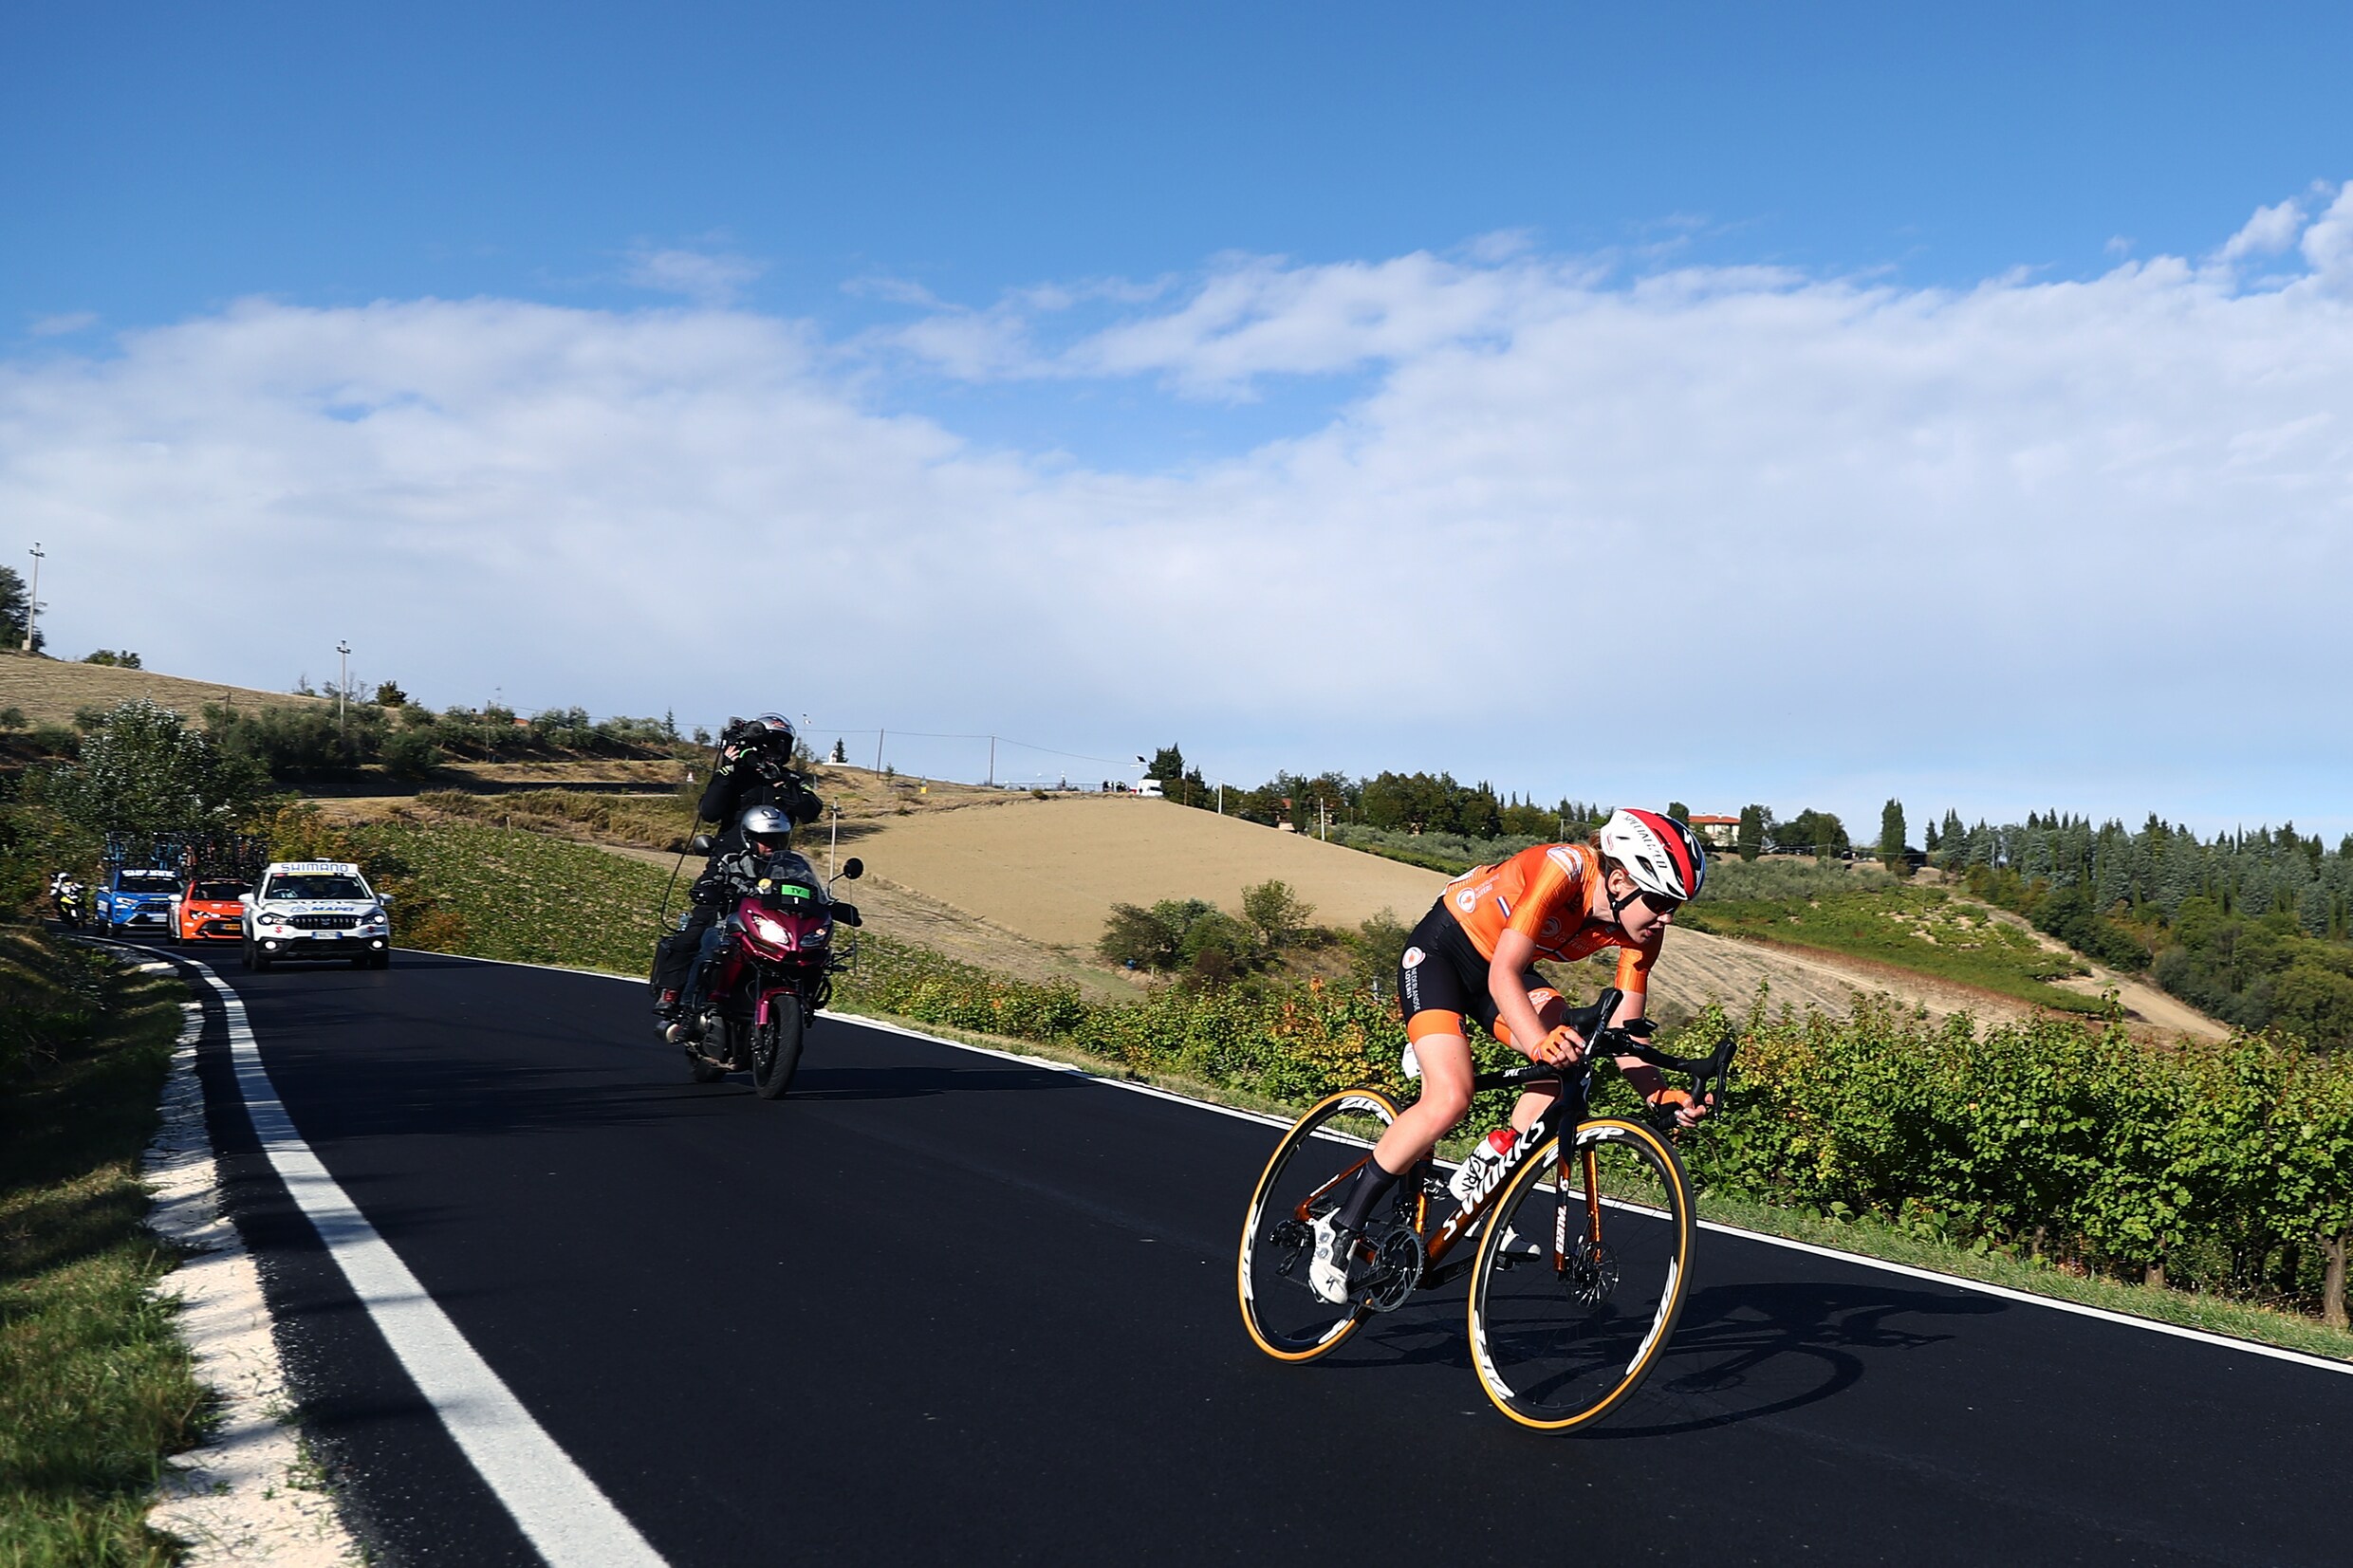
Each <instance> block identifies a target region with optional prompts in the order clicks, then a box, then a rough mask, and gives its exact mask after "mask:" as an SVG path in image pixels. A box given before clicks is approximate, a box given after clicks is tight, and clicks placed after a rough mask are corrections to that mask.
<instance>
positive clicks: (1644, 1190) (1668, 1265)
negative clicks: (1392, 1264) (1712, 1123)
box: [1471, 1117, 1697, 1431]
mask: <svg viewBox="0 0 2353 1568" xmlns="http://www.w3.org/2000/svg"><path fill="white" fill-rule="evenodd" d="M1696 1228H1697V1227H1696V1222H1695V1219H1694V1217H1693V1214H1692V1197H1691V1182H1690V1180H1689V1178H1688V1177H1686V1176H1685V1175H1684V1173H1683V1162H1682V1161H1681V1160H1680V1159H1678V1158H1677V1157H1676V1153H1675V1149H1674V1146H1673V1145H1671V1144H1669V1143H1668V1142H1667V1140H1666V1139H1665V1137H1663V1136H1662V1135H1661V1134H1658V1133H1657V1132H1654V1131H1653V1130H1652V1129H1650V1128H1648V1127H1646V1126H1643V1125H1641V1124H1640V1123H1638V1122H1631V1121H1621V1120H1618V1119H1616V1118H1615V1117H1608V1118H1603V1119H1602V1120H1599V1121H1589V1122H1587V1123H1585V1124H1584V1126H1583V1127H1582V1128H1580V1129H1578V1132H1577V1135H1576V1139H1575V1141H1574V1143H1573V1144H1572V1145H1571V1146H1570V1148H1569V1149H1568V1152H1567V1153H1566V1157H1565V1158H1564V1157H1559V1145H1558V1143H1557V1142H1556V1143H1554V1144H1553V1145H1551V1146H1549V1147H1547V1148H1546V1149H1544V1150H1541V1151H1539V1152H1538V1153H1537V1155H1536V1157H1535V1158H1533V1159H1530V1160H1529V1161H1528V1163H1527V1164H1525V1165H1523V1166H1522V1167H1520V1169H1519V1171H1517V1172H1516V1173H1515V1174H1514V1175H1513V1176H1512V1178H1511V1180H1510V1183H1509V1184H1508V1185H1506V1187H1505V1188H1504V1190H1503V1191H1502V1192H1501V1194H1499V1195H1498V1196H1497V1198H1496V1200H1495V1208H1494V1212H1493V1214H1492V1215H1491V1218H1490V1219H1489V1220H1488V1222H1487V1225H1486V1228H1485V1233H1484V1234H1482V1235H1481V1236H1480V1238H1479V1252H1478V1261H1477V1264H1476V1266H1475V1268H1474V1269H1473V1274H1472V1279H1471V1358H1472V1361H1473V1364H1474V1365H1475V1366H1476V1367H1477V1368H1478V1374H1479V1383H1480V1385H1481V1386H1482V1387H1483V1388H1485V1389H1486V1390H1487V1396H1488V1398H1490V1399H1491V1400H1493V1401H1494V1402H1495V1408H1496V1409H1497V1410H1500V1411H1503V1412H1504V1414H1506V1415H1508V1416H1510V1418H1511V1419H1512V1420H1514V1421H1516V1422H1518V1423H1519V1424H1520V1425H1522V1426H1524V1427H1533V1428H1535V1429H1537V1430H1541V1431H1567V1430H1571V1429H1574V1428H1577V1427H1582V1426H1584V1425H1586V1424H1587V1423H1589V1422H1593V1421H1598V1420H1600V1419H1601V1418H1602V1417H1603V1416H1604V1415H1606V1414H1608V1413H1609V1412H1610V1411H1612V1410H1614V1409H1616V1408H1617V1407H1618V1405H1620V1404H1621V1403H1622V1402H1623V1401H1624V1400H1625V1399H1626V1397H1627V1396H1628V1395H1630V1394H1631V1393H1634V1391H1635V1390H1636V1389H1638V1388H1640V1386H1641V1383H1642V1379H1643V1378H1645V1377H1647V1376H1648V1375H1650V1371H1651V1368H1652V1367H1653V1366H1655V1365H1657V1363H1658V1357H1659V1355H1660V1353H1661V1352H1662V1351H1664V1350H1665V1348H1666V1344H1667V1341H1668V1340H1669V1339H1670V1338H1672V1337H1674V1334H1675V1323H1676V1319H1677V1318H1679V1317H1680V1316H1681V1315H1682V1312H1683V1298H1684V1294H1685V1292H1686V1291H1687V1289H1688V1288H1689V1284H1690V1278H1691V1276H1690V1263H1691V1250H1692V1240H1693V1237H1694V1235H1695V1233H1696Z"/></svg>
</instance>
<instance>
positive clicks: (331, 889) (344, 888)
mask: <svg viewBox="0 0 2353 1568" xmlns="http://www.w3.org/2000/svg"><path fill="white" fill-rule="evenodd" d="M367 895H368V890H367V888H366V886H365V885H364V884H363V883H361V880H360V878H358V877H357V876H345V875H343V873H342V872H327V871H306V872H296V873H285V874H281V875H279V876H272V877H271V878H270V879H269V892H268V893H266V894H264V895H262V896H263V897H265V898H365V897H366V896H367Z"/></svg>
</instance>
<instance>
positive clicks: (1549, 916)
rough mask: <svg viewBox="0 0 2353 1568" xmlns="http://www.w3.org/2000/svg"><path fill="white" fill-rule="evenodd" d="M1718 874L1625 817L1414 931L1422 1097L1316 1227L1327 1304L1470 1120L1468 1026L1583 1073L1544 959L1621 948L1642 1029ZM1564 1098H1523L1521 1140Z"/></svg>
mask: <svg viewBox="0 0 2353 1568" xmlns="http://www.w3.org/2000/svg"><path fill="white" fill-rule="evenodd" d="M1707 875H1708V858H1707V855H1706V853H1705V852H1704V851H1703V850H1702V849H1701V848H1700V847H1699V838H1698V836H1697V835H1696V834H1695V833H1693V832H1692V830H1691V829H1690V827H1688V826H1687V825H1685V824H1684V823H1683V822H1681V821H1677V819H1675V818H1673V817H1669V816H1665V815H1663V814H1661V813H1659V812H1656V811H1631V810H1624V809H1621V810H1618V811H1614V812H1612V813H1611V814H1610V818H1609V821H1606V822H1604V823H1603V824H1602V831H1601V833H1600V834H1599V835H1598V836H1597V837H1596V838H1595V839H1593V841H1592V842H1590V843H1583V844H1537V845H1535V846H1534V847H1533V848H1530V849H1524V850H1522V851H1521V852H1520V853H1519V854H1517V855H1514V856H1512V857H1511V858H1510V859H1508V860H1505V861H1503V862H1502V863H1501V864H1499V865H1492V866H1476V867H1473V869H1471V870H1470V871H1467V872H1465V873H1463V875H1461V876H1457V877H1455V878H1454V880H1453V881H1451V882H1449V883H1447V884H1446V888H1445V891H1444V892H1442V893H1441V894H1440V895H1438V901H1437V902H1436V904H1434V905H1432V906H1431V908H1430V913H1428V914H1425V915H1423V916H1422V919H1421V924H1420V925H1418V926H1416V927H1415V928H1414V934H1413V938H1412V940H1411V942H1410V943H1409V945H1408V946H1407V947H1406V949H1405V956H1404V959H1403V961H1402V962H1401V963H1400V965H1399V969H1398V999H1399V1001H1400V1002H1402V1003H1403V1004H1404V1007H1405V1038H1406V1040H1407V1042H1408V1043H1409V1045H1410V1048H1411V1049H1412V1051H1413V1054H1414V1056H1415V1058H1416V1060H1417V1061H1418V1062H1419V1063H1420V1067H1421V1098H1419V1099H1417V1100H1416V1101H1415V1102H1414V1103H1413V1104H1412V1105H1409V1106H1407V1107H1406V1108H1405V1109H1404V1110H1403V1111H1401V1112H1399V1114H1398V1118H1397V1120H1396V1121H1395V1122H1393V1123H1391V1124H1390V1127H1389V1130H1388V1131H1387V1132H1386V1133H1383V1134H1381V1137H1380V1142H1379V1143H1377V1144H1375V1145H1374V1146H1373V1157H1372V1158H1371V1159H1369V1160H1367V1161H1365V1162H1364V1166H1363V1169H1362V1170H1361V1171H1359V1172H1358V1173H1357V1178H1356V1184H1355V1185H1354V1186H1353V1187H1352V1188H1350V1189H1349V1190H1348V1193H1347V1196H1346V1197H1344V1198H1343V1200H1342V1201H1341V1203H1340V1205H1339V1207H1338V1208H1335V1209H1334V1210H1332V1211H1331V1212H1330V1213H1328V1214H1325V1215H1323V1216H1322V1217H1320V1218H1319V1219H1317V1221H1316V1222H1315V1255H1314V1258H1313V1260H1312V1261H1311V1262H1310V1263H1309V1264H1308V1266H1307V1282H1308V1284H1309V1285H1310V1286H1312V1287H1313V1288H1314V1290H1315V1293H1316V1294H1317V1295H1318V1296H1321V1297H1322V1298H1323V1299H1324V1300H1325V1301H1330V1302H1332V1303H1334V1304H1335V1305H1337V1304H1338V1303H1340V1302H1342V1301H1346V1300H1347V1299H1348V1260H1349V1258H1350V1257H1351V1256H1352V1255H1353V1254H1354V1252H1355V1250H1356V1244H1357V1240H1358V1238H1359V1237H1360V1236H1361V1235H1362V1233H1363V1229H1364V1222H1365V1219H1366V1217H1367V1216H1368V1215H1369V1214H1371V1213H1372V1211H1373V1206H1374V1205H1375V1204H1376V1203H1378V1202H1380V1199H1381V1197H1382V1196H1383V1195H1384V1194H1386V1193H1387V1192H1388V1191H1389V1190H1390V1189H1391V1188H1393V1187H1395V1186H1396V1185H1397V1182H1398V1178H1399V1177H1400V1176H1402V1175H1403V1174H1404V1173H1405V1172H1407V1171H1411V1170H1412V1169H1413V1168H1414V1167H1415V1165H1416V1164H1417V1162H1419V1161H1420V1160H1421V1159H1422V1158H1424V1157H1425V1156H1427V1155H1428V1154H1429V1153H1430V1151H1431V1150H1432V1149H1433V1148H1435V1147H1436V1144H1437V1141H1438V1139H1439V1138H1441V1137H1443V1136H1445V1135H1446V1133H1447V1131H1448V1129H1450V1128H1452V1127H1453V1126H1454V1124H1455V1123H1456V1122H1458V1121H1460V1120H1461V1119H1462V1117H1463V1114H1464V1113H1465V1112H1466V1111H1468V1110H1470V1108H1471V1077H1472V1070H1473V1069H1472V1064H1471V1040H1470V1032H1469V1028H1468V1026H1467V1024H1466V1023H1465V1020H1466V1019H1476V1020H1477V1021H1478V1022H1479V1024H1480V1026H1481V1027H1483V1028H1485V1029H1486V1030H1487V1032H1488V1033H1490V1034H1491V1035H1492V1036H1494V1037H1495V1039H1497V1040H1498V1041H1500V1042H1503V1043H1504V1044H1506V1045H1509V1046H1510V1047H1512V1048H1513V1049H1514V1050H1517V1051H1519V1052H1521V1053H1522V1054H1523V1055H1525V1056H1527V1057H1528V1058H1529V1060H1530V1061H1544V1062H1556V1061H1575V1060H1576V1059H1577V1055H1578V1053H1579V1052H1580V1051H1582V1050H1584V1040H1583V1039H1582V1038H1580V1037H1579V1036H1578V1034H1577V1032H1576V1031H1575V1030H1574V1029H1571V1028H1569V1027H1567V1026H1566V1024H1563V1023H1562V1022H1561V1020H1562V1016H1563V1015H1564V1014H1565V1013H1566V1011H1567V1004H1566V1002H1564V1001H1563V1000H1562V998H1561V993H1560V992H1558V991H1556V990H1554V989H1553V988H1552V987H1550V986H1548V985H1547V984H1546V983H1545V981H1544V979H1543V977H1542V976H1540V975H1539V974H1537V973H1536V971H1535V969H1534V968H1533V966H1534V964H1535V962H1536V960H1538V959H1540V958H1551V959H1559V960H1563V961H1566V960H1570V959H1577V958H1583V957H1584V956H1585V955H1586V954H1587V953H1590V952H1593V951H1595V950H1597V949H1601V948H1609V947H1614V948H1616V949H1617V950H1618V989H1619V990H1621V991H1622V992H1623V993H1625V1000H1624V1001H1622V1002H1621V1003H1620V1004H1619V1005H1618V1011H1617V1014H1616V1016H1615V1017H1613V1018H1612V1019H1611V1020H1610V1023H1611V1024H1627V1023H1630V1022H1632V1021H1633V1020H1635V1019H1638V1018H1640V1017H1641V1016H1642V1006H1643V1000H1644V993H1645V992H1646V991H1647V990H1648V989H1649V987H1650V981H1649V975H1650V967H1651V965H1652V963H1653V962H1654V961H1655V960H1656V959H1657V958H1658V949H1659V946H1660V944H1661V943H1662V942H1663V941H1664V940H1665V938H1666V934H1667V927H1668V926H1669V925H1670V924H1672V923H1673V922H1674V919H1675V912H1676V911H1677V909H1678V908H1680V907H1681V906H1682V904H1683V903H1684V901H1685V900H1686V899H1689V898H1691V897H1692V896H1693V895H1695V894H1697V893H1698V891H1699V886H1700V883H1701V882H1703V881H1705V880H1706V878H1707ZM1618 1065H1619V1067H1620V1069H1621V1071H1623V1072H1624V1074H1625V1076H1626V1080H1627V1081H1628V1082H1629V1083H1631V1084H1633V1085H1634V1087H1635V1089H1636V1090H1637V1091H1638V1092H1639V1093H1640V1094H1641V1095H1642V1096H1643V1097H1644V1098H1649V1099H1651V1100H1653V1101H1654V1102H1656V1101H1657V1100H1658V1098H1659V1097H1660V1095H1661V1094H1662V1092H1663V1093H1666V1094H1677V1093H1679V1092H1678V1091H1672V1090H1666V1089H1665V1084H1664V1080H1663V1079H1660V1078H1659V1076H1658V1069H1656V1068H1654V1067H1651V1066H1649V1065H1648V1064H1646V1063H1644V1062H1642V1061H1638V1060H1636V1059H1635V1058H1632V1057H1621V1058H1619V1059H1618ZM1559 1092H1560V1091H1559V1089H1558V1088H1557V1086H1554V1085H1550V1084H1547V1085H1543V1086H1541V1087H1538V1088H1533V1089H1530V1090H1529V1091H1528V1092H1527V1093H1526V1094H1524V1095H1522V1096H1521V1097H1520V1099H1519V1103H1518V1104H1516V1105H1514V1106H1513V1107H1512V1109H1511V1125H1512V1127H1513V1129H1514V1130H1515V1131H1519V1132H1526V1131H1527V1130H1528V1128H1529V1126H1530V1125H1531V1124H1532V1123H1533V1122H1534V1121H1535V1120H1536V1118H1537V1116H1540V1115H1542V1114H1543V1112H1544V1110H1545V1107H1546V1106H1547V1104H1548V1103H1549V1102H1550V1100H1551V1099H1552V1098H1553V1097H1554V1096H1555V1095H1557V1094H1558V1093H1559ZM1706 1114H1707V1108H1706V1106H1705V1105H1694V1104H1689V1103H1685V1104H1683V1105H1682V1106H1681V1108H1680V1109H1678V1110H1677V1113H1676V1119H1677V1122H1678V1123H1679V1124H1680V1125H1682V1126H1685V1127H1689V1126H1692V1125H1694V1124H1695V1123H1696V1122H1697V1121H1698V1120H1699V1118H1700V1117H1701V1116H1705V1115H1706Z"/></svg>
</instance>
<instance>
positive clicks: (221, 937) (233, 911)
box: [172, 879, 253, 942]
mask: <svg viewBox="0 0 2353 1568" xmlns="http://www.w3.org/2000/svg"><path fill="white" fill-rule="evenodd" d="M252 891H253V890H252V889H251V888H250V887H248V886H246V885H245V884H244V883H243V882H216V881H212V880H209V879H207V880H204V881H196V882H191V883H189V884H188V885H187V886H186V887H184V888H182V889H180V890H179V896H178V897H176V898H175V899H173V900H172V933H173V934H174V935H176V936H177V937H178V938H179V939H180V940H181V941H183V942H234V941H237V940H239V939H240V938H241V937H243V936H244V935H245V923H244V922H245V906H244V905H243V904H240V903H238V902H237V900H238V899H239V898H241V897H243V896H244V895H247V894H249V893H250V892H252Z"/></svg>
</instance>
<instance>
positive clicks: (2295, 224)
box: [2222, 199, 2304, 262]
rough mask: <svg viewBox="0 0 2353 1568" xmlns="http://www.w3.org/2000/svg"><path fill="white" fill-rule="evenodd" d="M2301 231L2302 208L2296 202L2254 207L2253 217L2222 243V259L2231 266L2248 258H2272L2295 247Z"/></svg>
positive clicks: (2302, 224) (2302, 226)
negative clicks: (2232, 263)
mask: <svg viewBox="0 0 2353 1568" xmlns="http://www.w3.org/2000/svg"><path fill="white" fill-rule="evenodd" d="M2303 228H2304V207H2303V205H2302V204H2301V203H2299V202H2297V201H2294V200H2292V199H2291V200H2288V201H2283V202H2278V203H2275V204H2273V205H2272V206H2270V207H2258V208H2256V209H2255V215H2254V216H2253V217H2251V218H2249V219H2248V220H2247V222H2246V223H2245V224H2244V225H2243V226H2242V227H2241V228H2240V229H2239V231H2238V232H2237V233H2235V234H2233V235H2232V236H2231V237H2230V239H2229V240H2227V241H2225V242H2224V244H2223V247H2222V259H2223V260H2224V261H2226V262H2235V261H2239V260H2241V259H2243V258H2245V257H2248V256H2276V255H2278V254H2279V253H2280V252H2281V251H2283V250H2285V249H2288V247H2289V246H2291V245H2293V244H2295V243H2296V235H2297V234H2298V233H2299V232H2300V231H2302V230H2303Z"/></svg>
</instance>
